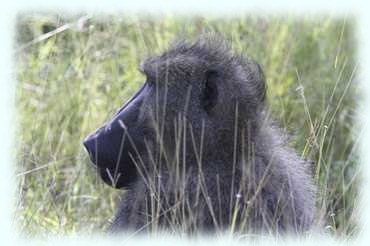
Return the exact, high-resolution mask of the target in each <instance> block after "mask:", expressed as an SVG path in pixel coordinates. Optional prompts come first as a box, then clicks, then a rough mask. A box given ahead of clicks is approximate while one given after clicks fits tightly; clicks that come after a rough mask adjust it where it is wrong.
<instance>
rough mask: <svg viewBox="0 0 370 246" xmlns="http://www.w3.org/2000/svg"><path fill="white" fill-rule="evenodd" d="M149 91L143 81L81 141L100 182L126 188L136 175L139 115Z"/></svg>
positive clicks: (140, 139)
mask: <svg viewBox="0 0 370 246" xmlns="http://www.w3.org/2000/svg"><path fill="white" fill-rule="evenodd" d="M150 93H151V92H150V88H149V86H148V84H147V83H145V84H144V85H143V87H142V88H141V89H140V90H139V91H138V92H137V93H136V94H135V95H134V96H133V97H132V98H131V99H130V100H129V101H128V102H127V103H126V104H125V105H124V106H123V107H122V108H121V109H120V110H119V111H118V112H117V114H116V115H115V116H114V117H113V119H112V120H111V121H109V122H108V123H106V124H105V125H103V126H102V127H100V128H99V129H98V130H97V131H96V132H94V133H92V134H90V135H89V136H88V137H87V138H86V139H85V140H84V143H83V144H84V145H85V148H86V150H87V151H88V153H89V155H90V159H91V161H92V163H93V164H94V166H95V167H96V168H97V169H98V172H99V173H100V175H101V177H102V179H103V180H104V182H106V183H107V184H109V185H111V186H113V187H116V188H122V187H127V186H128V185H129V184H130V183H132V182H133V181H134V180H135V179H136V178H137V172H136V167H135V161H137V160H136V159H135V157H136V156H137V155H138V154H140V152H139V151H140V150H143V149H144V148H143V146H144V139H145V136H144V133H143V130H142V129H143V126H142V124H143V122H142V119H140V118H139V115H140V110H141V107H142V105H143V102H144V100H145V98H147V97H148V96H149V95H150Z"/></svg>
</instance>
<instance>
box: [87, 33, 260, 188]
mask: <svg viewBox="0 0 370 246" xmlns="http://www.w3.org/2000/svg"><path fill="white" fill-rule="evenodd" d="M140 69H141V71H142V72H143V73H144V74H145V75H146V81H145V82H144V84H143V86H142V87H141V89H140V90H139V91H138V92H137V93H136V94H135V95H134V96H133V97H132V98H131V99H130V100H129V101H128V102H126V103H125V104H124V106H123V107H122V108H121V109H120V110H119V111H118V112H117V113H116V115H115V116H114V117H113V119H111V120H110V121H109V122H107V123H106V124H104V125H103V126H102V127H100V128H99V129H98V130H97V131H96V132H94V133H92V134H91V135H89V136H88V137H87V138H86V139H85V141H84V145H85V147H86V149H87V151H88V153H89V155H90V159H91V160H92V162H93V163H94V165H95V166H96V168H97V169H98V171H99V173H100V175H101V177H102V179H103V180H104V181H105V182H106V183H108V184H110V185H112V186H114V187H117V188H122V187H127V186H129V185H130V184H132V183H133V182H135V180H137V179H138V178H140V176H141V175H142V174H143V173H144V174H145V172H143V170H142V165H148V164H145V163H149V161H148V160H149V159H155V157H153V156H155V155H153V153H156V152H158V151H159V149H162V151H163V150H165V153H167V156H166V155H165V157H166V158H167V161H170V160H171V158H172V159H173V158H175V157H174V153H175V152H176V151H175V149H176V147H175V146H178V143H177V142H178V141H177V140H178V139H179V136H180V135H181V136H183V140H181V144H182V145H187V147H186V148H184V149H186V150H185V152H186V153H185V154H184V156H186V159H188V160H191V159H194V158H195V156H196V154H197V153H196V152H197V151H199V149H201V150H202V153H201V155H203V156H204V157H203V158H202V159H203V160H205V159H207V158H208V159H209V160H211V159H220V158H221V159H222V156H223V155H224V154H225V153H226V152H228V153H227V156H230V151H233V150H232V149H230V148H231V147H232V146H233V139H234V130H235V126H236V125H237V126H238V127H243V128H245V129H246V128H248V127H252V128H258V124H257V122H258V120H257V119H258V115H259V112H260V111H261V107H263V105H264V98H265V83H264V77H263V74H262V71H261V69H260V67H259V66H258V65H257V64H256V63H255V62H253V61H251V60H249V59H247V58H244V57H241V56H238V55H234V54H233V53H232V52H231V50H230V48H229V46H228V45H227V44H226V43H225V42H224V41H222V40H220V39H219V38H214V37H213V38H209V37H207V38H200V39H199V40H198V41H196V42H195V43H188V42H185V41H180V42H177V43H176V44H175V45H173V46H172V48H171V49H169V50H168V51H166V52H164V53H163V54H162V55H160V56H157V57H152V58H149V59H147V60H146V61H145V62H143V63H142V65H141V67H140ZM230 146H231V147H230ZM234 151H235V150H234ZM198 154H199V153H198ZM143 163H144V164H143ZM147 168H149V167H147Z"/></svg>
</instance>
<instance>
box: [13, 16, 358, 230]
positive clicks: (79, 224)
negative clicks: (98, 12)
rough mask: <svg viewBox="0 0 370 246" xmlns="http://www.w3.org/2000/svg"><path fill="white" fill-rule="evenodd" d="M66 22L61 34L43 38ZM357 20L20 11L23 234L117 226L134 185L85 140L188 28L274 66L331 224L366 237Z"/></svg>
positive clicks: (286, 124) (287, 116) (282, 114)
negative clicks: (107, 171)
mask: <svg viewBox="0 0 370 246" xmlns="http://www.w3.org/2000/svg"><path fill="white" fill-rule="evenodd" d="M58 27H61V29H59V30H61V31H60V32H59V33H57V34H53V35H51V37H49V38H45V36H43V34H44V33H48V32H50V31H53V30H55V28H58ZM354 27H355V25H354V23H353V22H352V21H351V20H350V19H346V18H343V19H341V18H333V17H330V16H320V17H319V16H306V17H299V18H297V17H293V16H288V17H281V16H269V17H262V16H241V17H237V18H228V19H225V18H215V17H207V18H205V17H200V16H198V17H191V18H187V17H175V16H172V15H166V16H163V17H157V18H154V17H150V16H144V15H143V16H127V15H124V14H122V15H119V16H93V17H92V18H91V19H86V18H85V16H84V15H71V16H67V15H63V16H60V15H56V14H31V13H27V14H21V15H19V18H18V22H17V35H16V45H15V47H14V48H15V56H16V62H15V68H16V76H17V80H18V84H17V91H16V92H17V95H16V98H17V102H16V104H17V109H18V114H17V115H18V128H17V129H18V133H17V139H16V144H17V146H16V148H17V173H16V174H15V175H16V179H17V181H18V184H19V185H18V196H19V197H18V203H17V204H16V207H15V213H14V216H15V217H16V220H17V221H18V225H19V229H20V231H21V232H22V233H24V234H26V235H34V234H37V235H43V234H46V233H56V234H70V233H72V234H73V233H76V232H78V231H79V230H83V231H87V232H92V231H95V230H101V228H103V227H104V226H105V225H106V223H107V221H108V219H109V218H111V217H112V215H113V213H114V210H115V204H116V202H117V201H118V199H119V195H120V194H121V193H122V192H121V191H118V190H113V189H112V188H110V187H108V186H107V185H104V184H103V183H102V181H101V180H100V178H99V177H97V175H96V174H95V173H94V171H93V168H91V166H90V165H89V161H88V158H87V155H86V153H85V152H84V150H83V148H82V145H81V142H82V140H83V138H84V137H85V136H86V135H87V134H88V133H89V132H91V131H93V130H94V129H96V128H97V127H98V126H99V125H100V124H101V123H103V122H104V121H105V120H107V119H108V118H109V117H110V116H111V115H112V114H113V112H115V110H116V109H117V108H118V107H119V106H120V105H122V103H123V102H124V101H125V100H126V99H127V98H128V97H130V95H132V94H133V93H134V92H135V90H137V89H138V88H139V86H140V85H141V84H142V83H143V81H144V77H143V76H142V75H141V74H140V73H139V72H138V70H137V67H138V64H139V63H140V60H141V59H142V58H144V57H145V56H147V55H148V54H151V53H159V52H161V51H163V50H164V49H165V48H166V47H168V45H169V43H171V41H173V40H174V39H175V38H177V37H186V38H192V37H196V36H197V35H199V34H200V33H202V32H204V31H213V32H217V33H221V34H222V35H223V36H224V37H226V38H227V39H228V40H230V42H231V44H232V47H233V49H234V50H236V51H238V52H243V53H245V54H248V55H249V56H250V57H252V58H254V59H255V60H257V61H258V62H259V63H260V64H261V65H262V66H263V68H264V71H265V73H266V79H267V83H268V100H269V103H270V105H271V111H272V115H273V117H274V118H275V119H276V120H277V121H279V122H280V123H281V126H282V127H283V128H284V129H286V130H287V131H288V132H290V133H291V134H292V136H293V137H292V145H293V146H294V147H296V148H297V150H298V151H299V153H301V154H302V156H304V157H306V158H309V159H311V160H312V161H313V162H314V167H315V168H314V175H315V180H316V182H317V184H318V186H319V190H320V193H319V195H318V199H317V204H318V208H319V211H320V213H321V214H322V215H323V216H324V219H325V220H326V221H325V225H324V226H325V230H327V231H328V232H330V233H332V234H334V235H338V236H348V235H352V234H354V233H355V232H356V217H355V213H354V208H355V205H356V200H357V197H356V193H357V190H356V187H357V183H358V175H357V174H358V167H357V162H358V161H357V156H356V146H357V143H356V138H355V136H356V128H355V127H354V126H355V123H356V122H355V114H356V111H355V106H356V104H355V101H354V99H355V97H356V84H357V82H356V76H355V72H356V64H355V47H354V42H355V40H354V34H355V33H354V31H355V30H354ZM63 28H65V29H63Z"/></svg>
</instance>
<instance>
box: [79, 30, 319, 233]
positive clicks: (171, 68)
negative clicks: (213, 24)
mask: <svg viewBox="0 0 370 246" xmlns="http://www.w3.org/2000/svg"><path fill="white" fill-rule="evenodd" d="M140 70H141V71H142V73H143V74H144V75H145V76H146V81H145V83H144V85H143V86H142V87H141V89H140V90H139V91H138V92H137V93H136V94H135V95H134V96H133V97H132V98H131V99H130V100H129V101H128V102H126V103H125V105H124V106H123V107H122V108H121V109H120V110H119V111H118V112H117V113H116V115H115V116H114V117H113V119H112V120H110V121H109V122H108V123H106V124H104V125H103V126H102V127H101V128H99V129H98V130H97V131H96V132H94V133H92V134H91V135H89V136H88V137H87V138H86V139H85V141H84V145H85V147H86V149H87V151H88V153H89V155H90V159H91V160H92V162H93V164H94V165H95V167H96V169H97V171H98V172H99V174H100V176H101V178H102V179H103V180H104V182H106V183H107V184H109V185H111V186H113V187H115V188H120V189H121V188H123V189H125V190H126V191H125V192H124V194H123V197H122V200H121V202H120V204H119V208H118V211H117V214H116V216H115V218H114V221H113V222H112V223H111V226H110V229H109V230H110V231H112V232H119V231H141V232H143V231H146V232H148V231H157V230H164V231H169V232H180V233H186V234H192V233H197V232H220V231H221V232H222V231H232V232H253V233H256V232H261V233H273V234H281V233H302V232H306V231H309V230H310V228H311V227H312V224H313V218H314V214H315V185H314V184H313V181H312V178H311V174H310V170H309V169H310V168H309V167H308V162H306V161H304V160H303V159H301V158H300V157H299V156H298V155H297V153H296V151H295V150H293V149H292V148H290V147H288V145H287V140H286V137H285V134H284V133H283V132H282V130H280V129H279V128H278V127H277V126H276V124H275V123H273V121H272V120H271V119H270V118H269V116H268V113H267V105H266V100H265V94H266V85H265V78H264V74H263V71H262V69H261V67H260V66H259V65H258V64H257V63H256V62H254V61H252V60H251V59H250V58H248V57H246V56H243V55H241V54H236V52H234V51H232V49H231V48H230V45H229V44H228V43H227V41H225V40H224V39H222V38H219V37H215V36H202V37H200V38H198V39H197V40H196V41H194V42H189V41H186V40H182V41H178V42H175V43H174V44H173V45H172V46H171V48H169V49H168V50H167V51H166V52H164V53H163V54H162V55H160V56H155V57H150V58H147V59H146V60H145V62H143V63H142V64H141V66H140Z"/></svg>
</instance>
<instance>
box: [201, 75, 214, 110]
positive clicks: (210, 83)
mask: <svg viewBox="0 0 370 246" xmlns="http://www.w3.org/2000/svg"><path fill="white" fill-rule="evenodd" d="M217 78H218V74H217V72H216V71H208V72H206V76H205V83H204V90H203V94H202V105H203V107H204V110H205V111H207V113H209V112H210V111H211V110H212V108H213V107H214V106H216V104H217V100H218V88H217Z"/></svg>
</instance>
